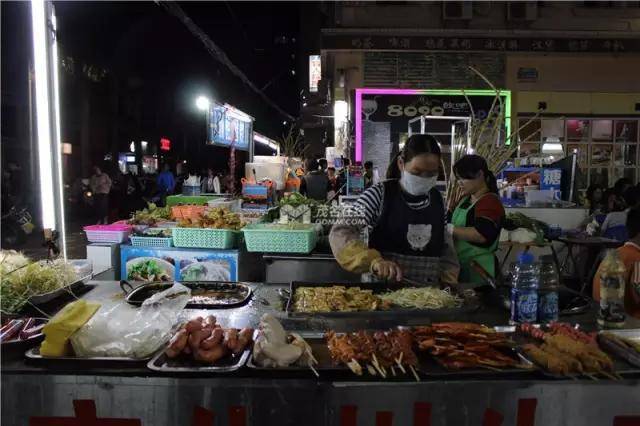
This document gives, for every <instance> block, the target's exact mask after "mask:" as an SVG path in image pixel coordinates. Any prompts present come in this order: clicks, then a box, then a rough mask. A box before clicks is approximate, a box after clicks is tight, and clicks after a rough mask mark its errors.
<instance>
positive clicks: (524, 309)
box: [509, 252, 540, 324]
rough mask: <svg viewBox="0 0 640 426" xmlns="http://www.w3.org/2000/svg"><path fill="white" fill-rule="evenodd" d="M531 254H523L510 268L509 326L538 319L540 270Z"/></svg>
mask: <svg viewBox="0 0 640 426" xmlns="http://www.w3.org/2000/svg"><path fill="white" fill-rule="evenodd" d="M534 260H535V258H534V257H533V255H532V254H531V253H528V252H523V253H520V255H519V256H518V261H517V262H516V263H515V264H514V265H513V268H512V288H511V318H510V320H509V322H510V323H511V324H519V323H534V322H536V320H537V318H538V287H539V283H540V270H539V268H538V265H537V264H536V263H535V262H534Z"/></svg>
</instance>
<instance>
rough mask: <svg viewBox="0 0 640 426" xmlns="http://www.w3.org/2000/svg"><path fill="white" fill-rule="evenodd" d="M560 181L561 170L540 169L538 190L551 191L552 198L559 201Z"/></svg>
mask: <svg viewBox="0 0 640 426" xmlns="http://www.w3.org/2000/svg"><path fill="white" fill-rule="evenodd" d="M561 181H562V169H541V170H540V189H541V190H553V191H554V195H553V198H554V199H556V200H560V199H561V196H560V185H561Z"/></svg>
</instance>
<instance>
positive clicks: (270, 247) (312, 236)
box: [242, 223, 318, 254]
mask: <svg viewBox="0 0 640 426" xmlns="http://www.w3.org/2000/svg"><path fill="white" fill-rule="evenodd" d="M242 231H243V232H244V239H245V242H246V244H247V251H250V252H262V253H304V254H308V253H310V252H311V251H312V250H313V249H314V248H315V246H316V243H317V242H318V235H317V234H316V230H315V227H314V225H308V226H303V227H300V226H299V227H298V228H297V229H286V226H284V225H281V226H274V225H271V224H261V223H255V224H252V225H247V226H245V227H244V229H243V230H242Z"/></svg>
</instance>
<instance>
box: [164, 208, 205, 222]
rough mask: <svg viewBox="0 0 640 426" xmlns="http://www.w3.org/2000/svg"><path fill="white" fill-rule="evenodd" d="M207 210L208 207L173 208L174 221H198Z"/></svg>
mask: <svg viewBox="0 0 640 426" xmlns="http://www.w3.org/2000/svg"><path fill="white" fill-rule="evenodd" d="M206 209H207V207H206V206H173V207H171V216H173V217H174V219H197V218H199V217H200V216H202V215H203V214H204V212H205V210H206Z"/></svg>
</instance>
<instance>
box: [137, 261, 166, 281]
mask: <svg viewBox="0 0 640 426" xmlns="http://www.w3.org/2000/svg"><path fill="white" fill-rule="evenodd" d="M128 279H130V280H138V281H169V280H170V277H169V275H167V273H166V272H165V270H164V269H162V268H161V267H160V266H159V265H158V263H157V262H156V261H155V260H151V259H150V260H145V261H143V262H140V263H136V264H135V265H132V266H131V268H130V269H129V274H128Z"/></svg>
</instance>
